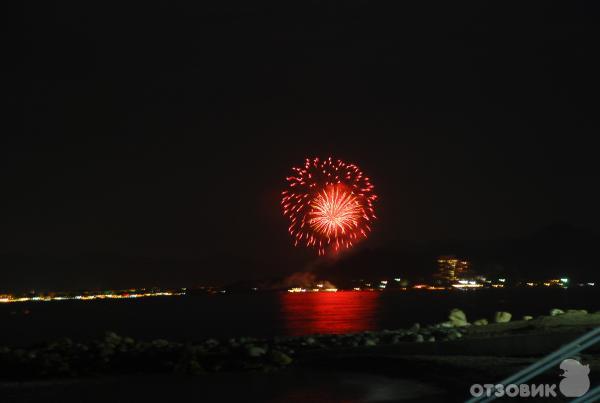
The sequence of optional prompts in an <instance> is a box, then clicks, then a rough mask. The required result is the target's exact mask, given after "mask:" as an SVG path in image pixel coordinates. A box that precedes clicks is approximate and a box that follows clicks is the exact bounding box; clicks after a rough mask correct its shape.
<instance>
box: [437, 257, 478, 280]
mask: <svg viewBox="0 0 600 403" xmlns="http://www.w3.org/2000/svg"><path fill="white" fill-rule="evenodd" d="M437 264H438V271H437V273H436V277H437V278H438V279H439V280H441V281H442V282H444V283H455V282H456V281H457V280H458V279H460V278H461V277H463V276H464V275H465V274H466V273H467V272H468V271H469V267H470V263H469V262H468V261H467V260H463V259H458V258H456V257H454V256H440V257H439V258H438V260H437Z"/></svg>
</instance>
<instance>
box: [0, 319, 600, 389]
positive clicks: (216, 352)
mask: <svg viewBox="0 0 600 403" xmlns="http://www.w3.org/2000/svg"><path fill="white" fill-rule="evenodd" d="M571 325H573V326H579V327H581V326H600V312H597V313H594V314H588V313H587V311H585V310H561V309H552V310H551V311H550V312H549V314H548V315H544V316H541V317H537V318H533V317H531V316H525V317H523V318H522V319H521V320H519V321H512V315H511V314H510V313H509V312H496V313H495V314H494V315H492V317H491V318H489V319H488V318H478V319H476V320H474V321H473V322H472V323H471V322H469V321H468V319H467V315H466V314H465V312H464V311H462V310H460V309H453V310H452V311H450V313H449V315H448V320H447V321H445V322H442V323H437V324H433V325H425V326H423V325H420V324H419V323H415V324H414V325H412V326H411V327H409V328H406V329H394V330H387V329H385V330H381V331H365V332H359V333H352V334H315V335H309V336H301V337H276V338H272V339H258V338H250V337H238V338H230V339H226V340H217V339H206V340H203V341H201V342H198V343H179V342H172V341H167V340H162V339H159V340H153V341H140V340H134V339H132V338H129V337H122V336H119V335H117V334H115V333H112V332H107V333H106V334H105V335H104V337H103V338H102V339H100V340H95V341H92V342H87V343H80V342H74V341H73V340H70V339H62V340H57V341H54V342H50V343H47V344H44V345H38V346H32V347H30V348H10V347H0V378H1V379H4V380H30V379H40V378H41V379H45V378H61V377H62V378H64V377H81V376H94V375H105V374H109V375H114V374H135V373H181V374H191V375H197V374H204V373H211V372H226V371H236V372H240V371H242V372H243V371H263V372H269V371H274V370H279V369H282V368H285V367H287V366H289V365H291V364H293V362H294V360H302V359H303V358H305V357H307V356H319V355H327V353H328V352H331V351H353V350H365V349H367V350H369V349H370V348H372V347H375V346H378V347H384V348H390V349H394V348H396V347H394V346H398V347H400V346H406V345H407V344H408V345H412V344H413V343H423V344H436V345H439V348H441V349H443V348H444V343H446V342H456V341H460V340H468V339H476V338H481V337H490V335H499V334H506V333H510V334H515V332H516V333H519V332H521V333H523V332H527V331H530V330H531V329H538V330H539V329H545V330H546V331H547V330H548V329H549V328H551V327H553V326H555V327H561V326H562V327H565V326H567V327H568V326H571ZM398 351H400V350H398Z"/></svg>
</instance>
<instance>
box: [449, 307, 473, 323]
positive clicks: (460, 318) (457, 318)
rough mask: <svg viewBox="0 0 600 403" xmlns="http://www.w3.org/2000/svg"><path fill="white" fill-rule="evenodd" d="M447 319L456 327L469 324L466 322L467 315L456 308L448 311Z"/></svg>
mask: <svg viewBox="0 0 600 403" xmlns="http://www.w3.org/2000/svg"><path fill="white" fill-rule="evenodd" d="M448 320H449V321H450V323H452V325H453V326H456V327H462V326H467V325H468V324H469V322H467V315H466V314H465V313H464V312H463V311H462V310H460V309H456V308H455V309H453V310H451V311H450V315H448Z"/></svg>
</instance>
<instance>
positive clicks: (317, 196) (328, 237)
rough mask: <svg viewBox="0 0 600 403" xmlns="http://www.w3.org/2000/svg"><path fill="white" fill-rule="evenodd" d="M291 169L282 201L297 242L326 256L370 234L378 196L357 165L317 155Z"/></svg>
mask: <svg viewBox="0 0 600 403" xmlns="http://www.w3.org/2000/svg"><path fill="white" fill-rule="evenodd" d="M292 170H293V175H292V176H290V177H288V178H287V181H288V186H289V189H288V190H286V191H284V192H283V193H282V195H283V199H282V201H281V204H282V206H283V214H284V216H286V217H288V218H289V220H290V227H289V232H290V234H291V235H292V237H294V245H299V244H301V243H302V244H304V245H306V246H309V247H314V248H316V249H317V251H318V253H319V255H324V254H325V253H326V252H327V251H332V252H337V251H339V250H340V249H343V248H351V247H352V246H353V245H354V244H355V243H356V242H357V241H359V240H360V239H362V238H366V237H367V234H368V233H369V232H370V231H371V227H370V222H371V221H372V220H373V219H374V218H375V212H374V209H373V202H374V201H375V199H377V195H375V194H374V193H373V185H372V184H371V183H370V181H369V178H368V177H366V176H365V175H364V174H363V173H362V172H361V171H360V169H359V168H358V167H357V166H356V165H354V164H347V163H345V162H343V161H341V160H337V161H334V160H333V159H332V158H328V159H326V160H323V161H321V160H319V158H314V159H312V160H311V159H306V162H305V164H304V167H303V168H292Z"/></svg>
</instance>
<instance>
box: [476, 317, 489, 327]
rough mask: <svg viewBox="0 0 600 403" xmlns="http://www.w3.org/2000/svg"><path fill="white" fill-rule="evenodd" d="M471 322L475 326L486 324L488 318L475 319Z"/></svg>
mask: <svg viewBox="0 0 600 403" xmlns="http://www.w3.org/2000/svg"><path fill="white" fill-rule="evenodd" d="M473 324H474V325H475V326H485V325H487V324H488V320H487V319H477V320H476V321H475V322H473Z"/></svg>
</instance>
